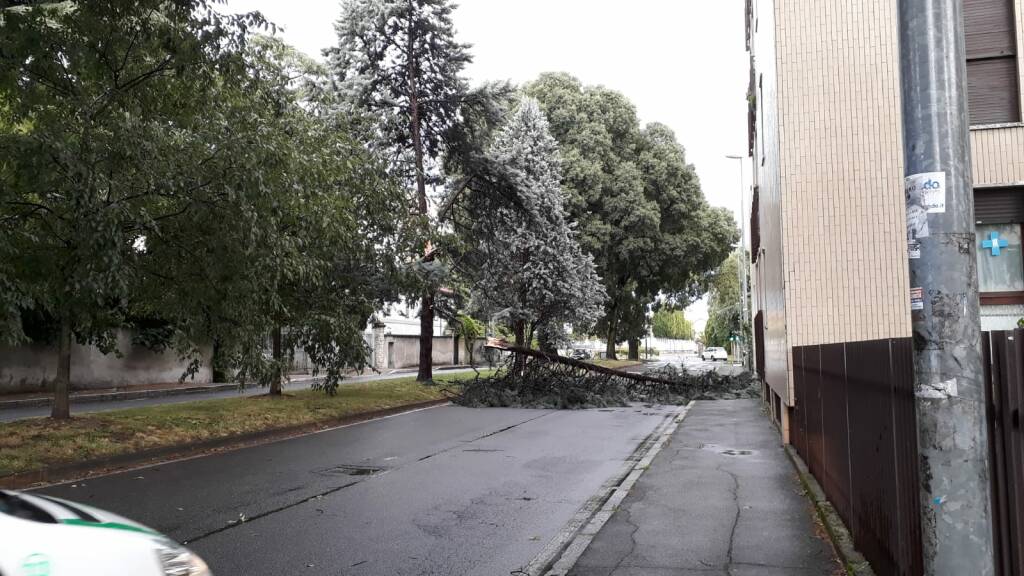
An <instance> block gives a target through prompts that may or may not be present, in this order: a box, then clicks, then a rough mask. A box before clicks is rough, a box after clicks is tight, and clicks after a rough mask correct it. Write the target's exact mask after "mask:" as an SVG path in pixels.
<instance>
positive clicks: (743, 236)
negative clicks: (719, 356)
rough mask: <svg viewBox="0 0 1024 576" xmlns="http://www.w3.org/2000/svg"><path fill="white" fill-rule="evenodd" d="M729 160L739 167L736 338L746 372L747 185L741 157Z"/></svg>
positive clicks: (748, 346) (747, 365) (733, 157)
mask: <svg viewBox="0 0 1024 576" xmlns="http://www.w3.org/2000/svg"><path fill="white" fill-rule="evenodd" d="M726 158H728V159H730V160H738V161H739V165H740V263H739V266H738V268H739V275H740V333H739V338H738V343H739V349H740V350H741V351H742V352H741V354H742V355H741V360H742V362H743V367H744V368H745V369H747V370H749V369H750V364H749V360H750V343H749V342H747V338H746V336H747V333H746V327H747V273H748V272H749V270H748V263H747V218H746V215H745V214H744V208H745V207H746V203H747V183H746V179H745V176H744V174H743V160H745V158H744V157H743V156H731V155H730V156H726Z"/></svg>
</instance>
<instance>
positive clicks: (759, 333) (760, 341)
mask: <svg viewBox="0 0 1024 576" xmlns="http://www.w3.org/2000/svg"><path fill="white" fill-rule="evenodd" d="M754 368H755V369H756V370H757V376H758V378H760V379H761V382H764V311H761V312H758V313H757V316H754Z"/></svg>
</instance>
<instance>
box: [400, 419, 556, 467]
mask: <svg viewBox="0 0 1024 576" xmlns="http://www.w3.org/2000/svg"><path fill="white" fill-rule="evenodd" d="M550 415H551V413H550V412H549V413H546V414H541V415H540V416H535V417H533V418H530V419H528V420H523V421H522V422H517V423H515V424H513V425H511V426H506V427H504V428H502V429H500V430H495V431H494V432H488V433H487V434H484V435H483V436H478V437H476V438H473V439H472V440H468V441H466V442H464V443H463V444H462V445H461V446H452V447H450V448H445V449H444V450H438V451H437V452H434V453H433V454H427V455H426V456H423V457H422V458H418V459H417V460H416V461H417V462H423V461H424V460H429V459H430V458H433V457H434V456H440V455H441V454H444V453H446V452H451V451H452V450H456V449H459V448H464V447H465V445H466V444H472V443H474V442H477V441H479V440H483V439H484V438H490V437H491V436H497V435H498V434H501V433H502V432H508V431H509V430H512V429H513V428H518V427H520V426H522V425H523V424H529V423H530V422H533V421H534V420H540V419H541V418H543V417H545V416H550Z"/></svg>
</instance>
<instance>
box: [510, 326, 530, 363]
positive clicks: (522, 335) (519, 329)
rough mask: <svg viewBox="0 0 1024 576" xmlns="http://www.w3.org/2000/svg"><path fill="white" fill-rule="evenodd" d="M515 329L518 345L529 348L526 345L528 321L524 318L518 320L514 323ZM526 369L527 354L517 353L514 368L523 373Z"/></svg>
mask: <svg viewBox="0 0 1024 576" xmlns="http://www.w3.org/2000/svg"><path fill="white" fill-rule="evenodd" d="M513 330H514V332H515V335H516V346H518V347H520V348H527V347H528V346H526V322H525V321H524V320H516V322H515V324H514V325H513ZM525 369H526V356H523V355H522V354H516V364H515V366H514V367H513V368H512V370H513V371H514V372H515V373H516V374H522V373H523V371H524V370H525Z"/></svg>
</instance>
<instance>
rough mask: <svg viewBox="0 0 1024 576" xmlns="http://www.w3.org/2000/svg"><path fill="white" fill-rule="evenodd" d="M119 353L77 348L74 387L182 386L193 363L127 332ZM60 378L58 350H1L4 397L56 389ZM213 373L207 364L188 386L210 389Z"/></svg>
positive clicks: (32, 347)
mask: <svg viewBox="0 0 1024 576" xmlns="http://www.w3.org/2000/svg"><path fill="white" fill-rule="evenodd" d="M117 351H118V353H117V354H114V353H111V354H103V353H102V352H100V351H99V350H98V349H97V348H96V347H94V346H82V345H79V344H74V345H72V348H71V388H72V389H73V390H90V389H100V388H130V387H132V386H145V385H152V384H171V383H175V382H177V381H178V380H179V379H180V378H181V376H182V374H184V373H185V370H186V368H187V362H184V361H182V360H181V359H180V358H179V357H178V354H177V353H176V352H174V351H173V350H168V351H165V352H154V351H152V350H150V349H148V348H145V347H143V346H136V345H135V344H133V343H132V333H131V332H129V331H127V330H121V331H120V332H118V335H117ZM201 352H202V354H203V358H205V359H209V358H210V357H211V356H212V353H213V350H212V348H211V347H209V346H206V347H201ZM56 377H57V348H56V346H50V345H46V344H28V345H25V346H0V394H11V393H18V392H44V391H49V390H52V389H53V382H54V380H55V379H56ZM212 380H213V372H212V371H211V370H210V366H209V364H208V363H204V364H203V365H202V366H201V367H200V369H199V371H198V372H197V373H196V375H195V376H194V377H193V378H191V379H189V380H188V382H191V383H197V384H207V383H209V382H211V381H212Z"/></svg>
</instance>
